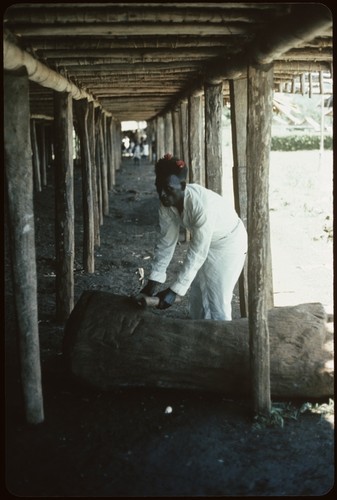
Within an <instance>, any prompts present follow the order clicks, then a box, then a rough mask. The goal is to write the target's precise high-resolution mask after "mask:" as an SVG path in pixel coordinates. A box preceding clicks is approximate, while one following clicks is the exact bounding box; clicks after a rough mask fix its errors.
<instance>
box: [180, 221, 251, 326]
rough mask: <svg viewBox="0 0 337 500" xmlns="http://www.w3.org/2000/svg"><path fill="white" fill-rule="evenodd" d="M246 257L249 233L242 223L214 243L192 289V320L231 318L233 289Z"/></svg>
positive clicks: (227, 319) (190, 306) (228, 319)
mask: <svg viewBox="0 0 337 500" xmlns="http://www.w3.org/2000/svg"><path fill="white" fill-rule="evenodd" d="M246 254H247V232H246V229H245V227H244V225H243V222H242V221H241V220H240V221H239V224H238V226H237V227H236V229H235V230H234V231H233V232H232V233H230V234H229V235H228V236H226V237H225V238H222V239H221V240H219V241H217V242H215V243H212V244H211V246H210V249H209V252H208V256H207V258H206V260H205V262H204V264H203V266H202V267H201V268H200V269H199V271H198V273H197V275H196V277H195V279H194V280H193V283H192V285H191V290H190V304H189V308H190V317H191V319H213V320H226V321H230V320H231V319H232V298H233V290H234V287H235V285H236V282H237V281H238V279H239V277H240V274H241V271H242V269H243V266H244V263H245V258H246Z"/></svg>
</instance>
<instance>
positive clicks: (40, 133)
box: [36, 123, 47, 186]
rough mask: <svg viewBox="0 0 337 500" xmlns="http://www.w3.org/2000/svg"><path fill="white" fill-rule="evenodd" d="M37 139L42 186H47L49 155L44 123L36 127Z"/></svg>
mask: <svg viewBox="0 0 337 500" xmlns="http://www.w3.org/2000/svg"><path fill="white" fill-rule="evenodd" d="M36 138H37V145H38V151H39V158H40V172H41V184H42V186H46V185H47V165H46V163H47V154H46V134H45V125H44V123H39V124H37V126H36Z"/></svg>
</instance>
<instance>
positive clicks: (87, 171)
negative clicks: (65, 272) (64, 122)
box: [74, 99, 95, 273]
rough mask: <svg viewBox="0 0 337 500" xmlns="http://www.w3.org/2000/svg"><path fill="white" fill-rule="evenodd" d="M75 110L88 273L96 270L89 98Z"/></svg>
mask: <svg viewBox="0 0 337 500" xmlns="http://www.w3.org/2000/svg"><path fill="white" fill-rule="evenodd" d="M74 110H75V113H76V116H77V121H78V130H79V134H80V143H81V160H82V161H81V167H82V206H83V268H84V270H85V271H87V272H88V273H93V272H94V271H95V252H94V248H95V232H94V208H93V197H92V172H91V155H90V144H89V135H88V112H89V109H88V101H87V99H80V100H77V101H74Z"/></svg>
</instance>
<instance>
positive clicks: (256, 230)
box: [247, 65, 273, 415]
mask: <svg viewBox="0 0 337 500" xmlns="http://www.w3.org/2000/svg"><path fill="white" fill-rule="evenodd" d="M272 106H273V66H272V65H268V66H265V67H263V66H259V67H253V66H249V68H248V119H247V188H248V190H247V193H248V286H249V294H248V306H249V314H248V318H249V334H250V359H251V377H252V396H253V410H254V412H255V413H256V414H267V415H268V414H269V413H270V410H271V399H270V353H269V329H268V309H270V307H268V295H269V294H270V291H271V290H270V278H271V276H270V267H269V265H270V262H269V256H270V230H269V202H268V199H269V155H270V143H271V122H272ZM257 125H258V126H257Z"/></svg>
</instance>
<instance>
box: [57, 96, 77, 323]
mask: <svg viewBox="0 0 337 500" xmlns="http://www.w3.org/2000/svg"><path fill="white" fill-rule="evenodd" d="M54 106H55V109H54V116H55V119H54V127H55V130H54V134H55V135H54V140H55V148H54V154H55V249H56V318H57V319H58V320H59V321H64V320H66V319H67V318H68V316H69V314H70V313H71V311H72V309H73V307H74V256H75V232H74V222H75V214H74V176H73V108H72V98H71V94H70V93H69V92H68V93H65V92H64V93H61V92H55V93H54Z"/></svg>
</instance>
